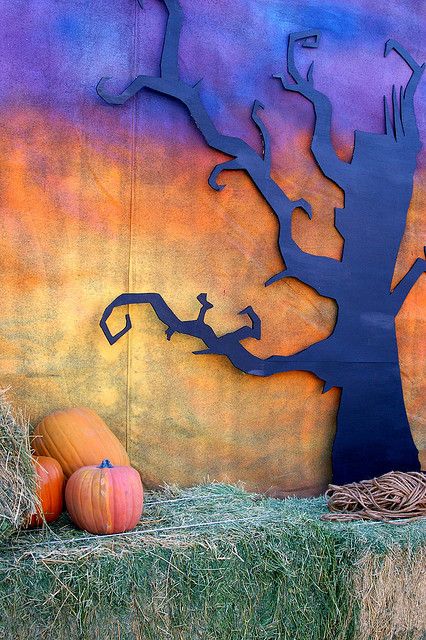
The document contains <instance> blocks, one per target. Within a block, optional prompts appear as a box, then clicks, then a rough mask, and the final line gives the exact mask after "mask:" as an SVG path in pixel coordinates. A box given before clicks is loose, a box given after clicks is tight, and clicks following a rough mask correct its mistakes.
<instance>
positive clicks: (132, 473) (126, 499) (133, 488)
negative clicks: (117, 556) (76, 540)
mask: <svg viewBox="0 0 426 640" xmlns="http://www.w3.org/2000/svg"><path fill="white" fill-rule="evenodd" d="M65 502H66V505H67V510H68V513H69V515H70V518H71V520H72V521H73V522H74V524H76V525H77V527H79V528H80V529H84V530H85V531H89V532H90V533H96V534H108V533H123V532H124V531H130V529H133V528H134V527H135V526H136V525H137V523H138V522H139V519H140V517H141V515H142V510H143V487H142V482H141V478H140V475H139V473H138V472H137V471H136V469H133V467H127V466H126V467H120V466H118V467H115V466H113V465H112V464H111V463H110V461H109V460H103V462H102V463H101V464H100V465H99V466H88V467H82V468H81V469H78V471H76V472H75V473H73V474H72V476H71V477H70V479H69V480H68V482H67V486H66V488H65Z"/></svg>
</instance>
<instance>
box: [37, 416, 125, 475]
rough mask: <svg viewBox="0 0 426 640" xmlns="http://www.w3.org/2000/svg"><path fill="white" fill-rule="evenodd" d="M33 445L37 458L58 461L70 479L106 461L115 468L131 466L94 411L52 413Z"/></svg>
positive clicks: (44, 422)
mask: <svg viewBox="0 0 426 640" xmlns="http://www.w3.org/2000/svg"><path fill="white" fill-rule="evenodd" d="M32 444H33V447H34V450H35V452H36V453H37V454H38V455H42V456H43V455H46V456H51V457H53V458H56V460H57V461H58V462H59V463H60V465H61V467H62V469H63V471H64V474H65V475H66V477H67V478H69V477H70V476H71V474H73V473H74V471H77V469H80V467H85V466H88V465H94V464H99V461H100V460H104V458H108V460H111V462H112V463H113V464H115V465H121V466H128V465H130V460H129V456H128V455H127V453H126V450H125V448H124V447H123V445H122V444H121V442H120V441H119V439H118V438H117V437H116V436H115V435H114V434H113V432H112V431H111V430H110V429H109V428H108V427H107V425H106V424H105V422H104V421H103V420H102V419H101V418H100V417H99V416H98V415H97V413H95V412H94V411H92V410H91V409H84V408H81V409H67V410H64V411H55V412H54V413H50V414H49V415H48V416H46V417H45V418H44V419H43V420H42V421H41V422H40V424H39V425H38V426H37V427H36V429H35V431H34V438H33V442H32Z"/></svg>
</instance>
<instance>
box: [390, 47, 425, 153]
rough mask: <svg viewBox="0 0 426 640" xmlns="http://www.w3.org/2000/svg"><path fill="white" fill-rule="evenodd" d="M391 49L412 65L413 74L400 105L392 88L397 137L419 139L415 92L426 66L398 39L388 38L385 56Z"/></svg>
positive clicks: (404, 90) (401, 93)
mask: <svg viewBox="0 0 426 640" xmlns="http://www.w3.org/2000/svg"><path fill="white" fill-rule="evenodd" d="M391 51H395V52H396V53H397V54H398V55H399V56H400V57H401V58H402V60H404V62H405V63H406V64H407V65H408V66H409V67H410V69H411V71H412V74H411V76H410V79H409V80H408V82H407V85H406V87H405V89H402V87H401V91H400V97H399V107H398V104H397V100H396V90H395V86H393V88H392V103H393V112H394V125H395V139H396V140H398V139H401V138H402V136H403V137H404V138H406V139H408V140H413V139H414V140H416V141H418V143H419V144H420V141H419V131H418V128H417V124H416V116H415V113H414V94H415V92H416V89H417V86H418V84H419V82H420V79H421V77H422V75H423V72H424V70H425V68H426V65H425V64H422V65H419V64H417V62H416V61H415V60H414V58H413V56H412V55H411V54H410V53H409V52H408V51H407V49H405V48H404V47H403V46H402V45H401V44H399V42H397V41H396V40H392V39H390V40H388V41H387V42H386V45H385V57H386V56H388V55H389V53H390V52H391ZM385 105H386V106H385V109H386V110H388V107H387V101H386V98H385ZM388 120H389V116H388V114H387V115H386V133H388V128H389V123H388Z"/></svg>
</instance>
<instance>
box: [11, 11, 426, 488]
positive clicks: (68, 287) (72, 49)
mask: <svg viewBox="0 0 426 640" xmlns="http://www.w3.org/2000/svg"><path fill="white" fill-rule="evenodd" d="M144 4H145V8H144V10H143V11H142V10H141V8H140V7H139V5H138V4H137V2H136V1H134V0H116V1H115V2H113V3H111V2H107V0H99V1H98V2H95V1H94V0H91V1H89V2H88V1H87V0H76V1H74V2H66V1H65V0H56V1H55V2H53V1H50V2H49V1H44V2H41V1H39V0H32V1H31V0H30V1H28V0H26V1H25V2H24V1H20V0H12V1H11V2H9V3H8V10H7V11H6V9H5V8H3V9H2V14H3V15H2V27H3V35H2V38H1V39H0V49H1V53H0V61H1V62H0V64H1V67H2V72H1V74H0V109H1V119H0V126H1V136H0V143H1V145H2V149H1V170H0V184H1V207H2V212H1V229H2V232H1V234H0V243H1V244H0V256H1V258H0V259H1V263H2V264H1V266H2V283H3V302H2V305H1V311H0V346H1V351H0V353H1V369H0V375H1V376H2V382H1V385H2V386H3V387H7V386H10V387H11V388H12V390H13V393H14V395H15V396H16V399H17V401H18V402H19V403H20V404H21V405H24V406H25V407H26V408H27V411H28V413H29V415H30V416H31V417H32V419H33V420H34V421H36V420H37V419H38V418H40V417H41V416H42V415H44V414H45V413H47V412H48V411H50V410H53V409H56V408H60V407H64V406H75V405H86V406H90V407H92V408H94V409H95V410H97V411H98V412H99V413H100V415H102V416H103V417H104V418H105V419H106V421H107V422H108V423H109V424H110V426H111V427H112V428H113V429H114V431H115V432H116V433H117V435H119V437H120V438H121V439H122V441H123V442H125V443H126V444H127V447H128V449H129V452H130V456H131V458H132V460H133V461H134V463H135V465H136V466H137V467H138V468H140V470H141V471H142V474H143V476H144V479H145V481H146V482H147V484H150V483H152V484H157V483H160V482H164V481H167V482H179V483H187V484H191V483H194V482H198V481H201V480H202V479H203V478H205V477H206V476H207V475H210V477H211V478H216V479H220V480H222V479H227V480H243V481H245V482H246V483H247V485H248V486H249V487H250V488H256V489H261V490H265V489H270V488H272V489H271V490H272V491H273V492H275V493H280V492H284V493H285V492H287V491H290V492H291V491H295V492H297V493H300V494H302V493H315V492H317V491H319V490H320V489H322V488H323V487H324V486H325V485H326V483H327V482H328V480H329V479H330V449H331V443H332V440H333V436H334V429H335V415H336V409H337V406H338V398H339V391H338V390H337V389H332V390H331V391H330V392H328V393H327V394H324V395H321V393H320V391H321V387H322V384H321V382H320V381H319V380H318V379H317V378H315V377H314V376H311V375H309V374H302V373H300V372H294V373H287V374H280V375H278V376H275V377H274V378H270V379H267V380H264V379H254V378H250V377H249V376H244V375H243V374H242V373H241V372H239V371H236V370H234V369H233V368H232V366H231V365H230V364H229V363H228V362H227V361H226V360H225V359H223V358H220V357H218V356H210V357H209V358H203V357H196V356H193V355H192V354H191V352H192V351H194V350H196V349H198V348H200V343H199V342H197V340H195V339H193V338H189V337H185V336H178V335H176V336H174V337H173V338H172V340H171V342H170V343H168V342H167V341H166V340H165V337H164V327H163V326H162V325H161V323H160V322H159V321H158V320H157V319H156V317H155V316H154V314H153V313H152V311H151V310H149V309H143V310H135V311H133V312H132V318H133V320H134V330H133V331H132V332H131V334H129V336H128V337H127V338H126V339H124V340H122V341H120V342H119V343H118V344H117V345H115V347H114V348H111V347H110V346H109V345H108V344H107V342H106V340H105V339H104V337H103V335H102V333H101V331H100V329H99V326H98V322H99V318H100V316H101V314H102V311H103V309H104V307H105V306H106V305H107V304H108V303H109V302H110V301H111V300H112V299H113V298H114V297H115V296H117V295H118V294H120V293H123V292H125V291H158V292H159V293H161V294H162V295H163V296H164V298H165V299H166V300H167V301H168V303H169V304H170V306H171V307H172V308H173V309H174V311H175V312H176V313H177V314H178V315H180V316H181V317H182V318H191V317H195V314H196V313H197V311H198V303H197V301H196V296H197V295H198V294H199V293H200V292H203V291H206V292H208V295H209V299H210V300H211V301H212V302H213V303H214V305H215V307H214V310H213V311H212V312H210V313H211V315H210V316H209V318H210V321H211V323H212V325H213V326H214V328H215V329H216V330H217V331H218V332H225V331H229V330H231V329H233V328H236V327H238V326H239V325H240V324H241V317H239V316H238V315H237V313H238V311H239V310H240V309H243V308H244V307H246V306H247V305H249V304H250V305H252V306H253V307H254V309H255V310H256V311H257V312H258V314H259V315H260V316H261V318H262V322H263V338H262V341H261V342H254V341H252V342H253V344H251V343H250V341H247V342H246V343H245V344H246V346H247V347H249V348H250V349H251V350H252V351H253V352H255V353H257V354H259V355H262V356H268V355H271V354H272V353H279V354H287V353H292V352H294V351H296V350H299V349H301V348H303V347H305V346H307V345H309V344H310V343H312V342H314V341H316V340H319V339H321V338H324V337H326V336H327V335H329V334H330V332H331V331H332V329H333V323H334V320H335V314H336V307H335V304H334V302H333V301H331V300H329V299H324V298H320V297H319V296H318V295H317V294H316V293H315V292H314V291H312V290H310V289H309V288H307V287H306V286H304V285H302V284H301V283H300V282H298V281H296V280H288V281H287V280H283V281H281V282H278V283H276V284H275V285H273V286H271V287H268V288H265V287H264V286H263V283H264V282H265V281H266V280H267V279H268V278H270V277H271V276H272V275H273V274H274V273H277V272H278V271H280V270H281V269H282V262H281V258H280V256H279V254H278V251H277V247H276V236H277V223H276V220H275V218H274V216H273V214H272V212H271V211H270V210H269V208H268V207H267V206H266V204H265V203H264V202H263V200H262V199H261V198H260V196H259V195H258V194H257V192H256V191H255V189H254V187H253V186H252V185H251V184H250V182H249V180H248V178H247V177H246V176H245V175H243V174H239V173H235V172H232V174H230V173H228V174H224V175H222V176H221V179H220V182H226V183H227V188H226V189H225V190H224V191H222V192H221V193H216V192H214V191H213V190H211V189H210V188H209V187H208V185H207V178H208V175H209V173H210V171H211V169H212V168H213V167H214V165H215V164H217V162H219V161H222V160H223V159H225V158H224V157H223V156H221V154H219V153H216V152H213V151H211V150H209V149H208V148H207V147H206V145H205V143H204V142H203V140H202V139H201V137H200V135H199V134H198V132H197V130H196V128H195V126H194V125H193V123H192V122H191V120H190V119H189V117H188V115H187V113H186V112H185V110H184V108H183V107H182V106H180V105H179V104H178V103H173V102H172V101H170V100H169V99H167V98H163V97H159V96H156V95H153V94H150V93H143V94H140V95H139V96H138V97H137V98H136V99H133V100H130V101H129V102H128V103H127V104H126V105H124V106H122V107H111V106H108V105H106V104H105V103H103V102H102V101H101V100H100V99H99V98H98V96H97V95H96V90H95V88H96V84H97V82H98V81H99V79H100V78H101V77H102V76H108V77H111V78H112V79H111V80H110V81H109V84H108V88H109V89H110V90H111V91H117V92H118V91H121V90H122V89H123V88H124V87H125V86H126V85H127V84H128V82H129V81H130V80H132V79H133V78H134V77H135V76H136V75H138V74H140V73H143V74H147V75H156V74H158V69H159V60H160V52H161V45H162V38H163V34H164V23H165V18H166V13H165V10H164V7H163V5H162V3H161V2H159V1H158V0H145V3H144ZM182 8H183V12H184V16H185V18H184V27H183V32H182V38H181V44H180V50H179V61H180V71H181V75H182V78H183V79H184V80H185V81H188V82H191V83H192V84H195V82H197V81H198V80H200V79H202V83H201V95H202V99H203V102H204V104H205V105H206V107H207V109H208V112H209V113H210V115H211V117H212V118H213V119H214V122H215V123H216V125H217V127H218V129H219V130H221V131H223V132H224V133H227V134H232V135H236V136H241V137H243V138H244V139H246V140H247V141H248V142H249V143H251V144H253V145H254V146H256V148H258V149H259V150H260V148H261V145H260V140H259V135H258V131H257V130H256V128H255V127H254V125H253V123H252V122H251V120H250V111H251V106H252V104H253V101H254V100H255V99H258V100H260V101H261V102H262V103H263V104H264V106H265V109H264V111H263V114H262V117H263V119H264V121H265V122H266V123H267V126H268V129H269V131H270V133H271V136H272V152H273V175H274V178H275V179H276V180H277V182H278V183H279V184H280V186H282V187H283V188H284V189H285V191H286V193H287V195H288V196H289V197H291V198H292V199H298V198H305V199H306V200H308V201H309V202H310V203H311V204H312V207H313V219H312V221H310V220H308V219H307V217H306V216H303V214H302V213H300V212H296V213H295V215H294V222H293V228H294V237H295V238H296V239H297V241H298V242H299V244H300V246H301V247H302V248H303V249H304V250H306V251H310V252H312V253H317V254H322V255H329V256H333V257H338V256H339V255H340V252H341V249H342V239H341V237H340V235H339V234H338V232H337V231H336V229H335V228H334V226H333V213H334V207H339V206H342V193H341V192H340V190H339V189H338V188H337V187H336V186H335V185H334V184H332V183H330V182H328V181H327V180H326V179H325V178H324V177H323V176H322V175H321V173H320V171H319V169H318V168H317V167H316V165H315V162H314V160H313V158H312V156H311V153H310V151H309V144H310V134H311V131H312V126H313V122H314V118H313V112H312V107H311V105H310V104H309V103H308V102H307V101H305V100H304V99H303V98H302V97H301V96H299V95H295V94H291V93H290V92H285V91H284V90H283V88H282V85H281V83H280V82H278V80H276V79H273V77H272V76H273V74H276V73H284V71H285V64H286V45H287V37H288V34H289V33H291V32H294V31H305V30H308V29H310V28H318V29H320V30H321V31H322V40H321V44H320V47H319V48H318V49H317V50H311V49H304V50H302V49H298V51H297V60H298V65H299V67H300V68H301V69H304V70H306V69H307V67H308V65H309V63H310V62H311V61H312V60H315V70H314V81H315V85H316V87H317V88H318V89H320V90H322V91H323V92H324V93H326V94H327V95H328V96H329V98H330V99H331V102H332V104H333V127H334V141H335V145H336V147H337V148H338V151H339V154H341V156H342V157H344V158H345V159H349V158H350V156H351V151H352V144H353V132H354V130H355V129H359V130H364V131H373V132H382V131H383V127H384V118H383V95H387V96H390V95H391V89H392V84H393V83H395V84H396V86H397V88H398V89H399V86H400V85H401V84H402V85H405V83H406V81H407V79H408V77H409V70H408V69H407V67H406V66H405V65H404V63H403V62H402V60H401V59H400V58H399V57H398V56H397V55H396V54H395V53H392V54H390V55H389V56H388V57H387V58H384V55H383V52H384V45H385V42H386V40H387V39H388V38H394V39H396V40H398V41H399V42H400V43H401V44H402V45H404V46H405V47H406V48H407V49H408V50H409V51H410V53H411V54H412V55H413V57H414V59H415V60H416V61H417V62H419V63H422V62H423V61H424V60H425V59H426V51H425V49H424V44H423V43H424V42H425V41H426V38H425V36H426V33H425V31H424V29H423V31H422V24H423V25H424V19H423V16H422V11H421V9H422V6H421V3H420V2H418V1H416V0H404V1H402V0H399V1H397V0H387V1H385V0H375V1H374V2H372V1H371V0H369V1H368V2H367V0H351V1H350V2H348V1H345V0H335V1H330V2H325V3H324V2H321V1H319V0H311V1H310V2H308V1H306V0H298V1H292V2H286V1H284V0H235V1H231V0H226V1H225V0H214V1H213V0H197V1H196V0H182ZM425 92H426V82H425V81H424V79H423V82H422V83H421V84H420V86H419V88H418V91H417V95H416V101H415V104H416V115H417V122H418V126H419V130H420V137H421V140H422V142H423V145H424V144H425V141H426V135H425V134H426V122H425V116H424V98H425ZM425 173H426V153H425V150H424V149H423V151H422V152H421V153H420V155H419V157H418V166H417V172H416V175H415V188H414V194H413V199H412V204H411V208H410V211H409V215H408V220H407V228H406V234H405V237H404V239H403V242H402V245H401V250H400V255H399V259H398V263H397V267H396V271H395V282H397V281H398V280H399V279H400V278H401V277H402V276H403V275H404V273H405V272H406V271H407V270H408V268H409V267H410V266H411V264H412V262H413V261H414V260H415V258H416V257H421V256H422V255H423V246H424V245H425V244H426V223H425V216H424V210H425V204H424V190H425V187H424V184H425V182H424V177H425ZM425 284H426V279H425V276H424V275H423V276H422V278H421V279H420V281H419V282H418V283H417V285H416V286H415V288H414V289H413V291H412V292H411V294H410V296H409V298H408V299H407V301H406V303H405V304H404V306H403V309H402V311H401V313H400V315H399V317H398V321H397V327H398V345H399V351H400V363H401V371H402V378H403V386H404V395H405V400H406V406H407V411H408V415H409V418H410V422H411V426H412V430H413V435H414V437H415V440H416V444H417V446H418V448H419V449H420V451H421V458H422V460H423V464H424V465H426V453H425V452H426V411H425V404H424V399H423V398H424V397H425V388H424V386H422V379H423V380H424V379H425V373H426V372H425V370H424V369H425V365H424V363H425V361H426V358H425V356H426V338H425V332H424V325H425V315H424V304H423V309H422V301H423V303H424V294H425ZM122 323H123V314H121V313H120V312H118V311H117V312H116V314H115V315H114V326H116V328H117V329H118V328H121V326H122Z"/></svg>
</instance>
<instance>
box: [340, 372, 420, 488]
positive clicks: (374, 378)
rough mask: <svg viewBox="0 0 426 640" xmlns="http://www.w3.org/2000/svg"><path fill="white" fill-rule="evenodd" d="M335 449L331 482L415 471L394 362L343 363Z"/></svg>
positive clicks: (416, 465)
mask: <svg viewBox="0 0 426 640" xmlns="http://www.w3.org/2000/svg"><path fill="white" fill-rule="evenodd" d="M344 378H345V380H344V384H343V389H342V395H341V399H340V407H339V411H338V415H337V432H336V438H335V441H334V445H333V482H334V483H335V484H345V483H348V482H358V481H360V480H363V479H370V478H373V477H377V476H379V475H381V474H383V473H386V472H388V471H417V470H419V468H420V465H419V458H418V452H417V449H416V446H415V444H414V441H413V438H412V435H411V430H410V425H409V423H408V419H407V414H406V411H405V405H404V397H403V394H402V385H401V376H400V371H399V365H398V363H387V362H384V363H383V362H382V363H373V362H368V363H356V364H349V363H348V365H347V370H346V371H345V374H344Z"/></svg>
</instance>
